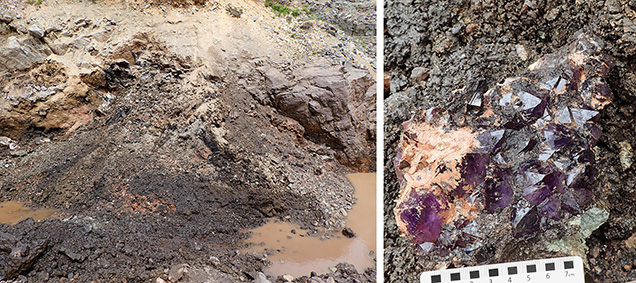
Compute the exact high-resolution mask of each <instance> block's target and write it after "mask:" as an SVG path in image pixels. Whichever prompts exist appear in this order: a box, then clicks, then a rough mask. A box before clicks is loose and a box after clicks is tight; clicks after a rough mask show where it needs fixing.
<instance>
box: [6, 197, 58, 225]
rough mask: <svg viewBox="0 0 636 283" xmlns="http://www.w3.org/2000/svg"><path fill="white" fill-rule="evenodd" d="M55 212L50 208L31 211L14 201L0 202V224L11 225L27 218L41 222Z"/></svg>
mask: <svg viewBox="0 0 636 283" xmlns="http://www.w3.org/2000/svg"><path fill="white" fill-rule="evenodd" d="M56 211H57V210H55V209H51V208H40V209H31V208H28V207H25V206H24V204H22V203H19V202H16V201H5V202H0V223H3V224H11V225H13V224H16V223H18V222H20V221H22V220H24V219H27V218H33V220H35V221H41V220H44V219H49V218H51V217H52V216H53V214H54V213H55V212H56Z"/></svg>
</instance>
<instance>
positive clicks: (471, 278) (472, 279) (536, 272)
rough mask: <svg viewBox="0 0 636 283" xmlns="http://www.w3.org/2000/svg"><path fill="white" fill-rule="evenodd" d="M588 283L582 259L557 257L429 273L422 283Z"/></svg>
mask: <svg viewBox="0 0 636 283" xmlns="http://www.w3.org/2000/svg"><path fill="white" fill-rule="evenodd" d="M528 282H530V283H539V282H541V283H550V282H552V283H585V273H584V271H583V261H582V260H581V258H580V257H576V256H569V257H558V258H550V259H538V260H528V261H518V262H509V263H499V264H489V265H481V266H474V267H463V268H453V269H446V270H435V271H426V272H424V273H422V275H421V276H420V283H528Z"/></svg>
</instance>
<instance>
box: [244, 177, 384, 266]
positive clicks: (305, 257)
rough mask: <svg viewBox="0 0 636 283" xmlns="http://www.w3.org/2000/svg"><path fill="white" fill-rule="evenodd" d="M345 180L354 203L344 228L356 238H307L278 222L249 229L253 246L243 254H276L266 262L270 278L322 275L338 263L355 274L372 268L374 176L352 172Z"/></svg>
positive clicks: (373, 247)
mask: <svg viewBox="0 0 636 283" xmlns="http://www.w3.org/2000/svg"><path fill="white" fill-rule="evenodd" d="M347 178H348V179H349V181H350V182H351V184H353V186H354V188H355V197H356V198H357V201H356V203H355V204H354V205H353V207H352V208H351V210H350V211H349V213H348V214H347V220H346V225H347V227H349V228H351V229H352V230H353V232H354V233H355V234H356V237H353V238H346V237H344V236H343V235H341V234H339V235H336V236H334V237H331V238H330V239H322V240H321V239H320V238H319V237H316V236H308V235H307V231H306V230H303V229H300V227H299V226H297V225H293V224H290V223H286V222H281V221H278V220H270V221H269V222H268V223H267V224H265V225H263V226H261V227H259V228H256V229H253V230H251V232H252V233H253V235H252V237H251V238H250V239H249V240H248V242H250V243H255V244H257V245H255V246H252V247H250V248H248V249H245V250H244V252H263V251H264V250H265V249H268V250H273V251H276V252H275V253H274V254H273V255H271V256H269V257H268V259H269V260H270V261H271V262H272V265H271V266H270V267H269V270H268V271H269V272H270V273H271V274H273V275H274V276H279V275H284V274H289V275H292V276H294V277H300V276H308V275H309V274H310V273H311V272H312V271H314V272H316V273H318V274H322V273H328V272H330V270H329V268H330V267H334V266H336V265H337V264H338V263H341V262H348V263H351V264H353V265H354V266H355V267H356V269H357V270H358V272H364V270H365V269H367V268H369V267H373V266H374V265H375V261H374V258H375V241H376V239H375V236H376V234H375V231H376V230H375V224H376V223H375V220H376V214H375V209H376V204H375V200H376V197H375V192H376V188H375V187H376V179H375V178H376V174H375V173H356V174H349V175H347Z"/></svg>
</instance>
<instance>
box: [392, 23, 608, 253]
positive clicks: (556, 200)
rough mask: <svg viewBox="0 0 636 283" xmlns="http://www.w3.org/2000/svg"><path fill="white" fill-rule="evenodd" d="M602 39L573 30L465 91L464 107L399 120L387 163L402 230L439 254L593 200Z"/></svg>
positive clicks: (541, 227)
mask: <svg viewBox="0 0 636 283" xmlns="http://www.w3.org/2000/svg"><path fill="white" fill-rule="evenodd" d="M602 46H604V45H603V43H602V42H601V41H599V40H598V39H596V38H595V37H594V36H591V35H588V34H579V35H577V36H576V39H575V41H574V42H573V43H571V44H569V45H567V46H565V47H563V48H562V49H560V51H558V52H557V53H555V54H551V55H547V56H544V57H543V58H541V59H539V60H538V61H537V62H535V63H533V64H532V65H531V66H530V67H529V68H528V70H527V71H526V72H523V73H521V74H519V76H517V77H513V78H508V79H506V80H504V81H503V83H501V84H497V85H495V86H494V87H493V88H492V89H490V90H488V91H485V92H483V93H482V92H479V93H472V92H471V93H466V94H465V95H464V97H467V101H466V105H465V107H464V108H463V109H467V111H458V112H457V113H455V112H450V111H445V110H443V109H439V108H432V109H429V110H424V111H420V112H419V113H418V114H416V115H415V116H414V117H413V118H412V119H411V120H410V121H409V122H408V123H405V124H404V125H405V126H404V133H403V135H402V138H401V140H400V144H399V149H398V154H397V156H396V158H395V161H394V164H395V166H396V171H397V174H398V177H399V179H400V180H401V193H400V198H399V199H398V201H397V205H396V208H395V215H396V219H397V223H398V226H399V228H400V230H401V232H402V233H403V234H404V235H405V236H406V237H408V238H409V239H411V240H412V241H413V242H415V243H417V244H422V243H427V244H426V246H427V247H431V248H430V249H428V250H429V251H430V252H433V253H436V254H437V255H440V256H444V255H449V254H453V253H452V251H453V250H454V249H460V248H461V249H470V250H475V249H478V247H479V243H480V241H481V240H483V238H482V237H484V236H483V235H484V234H488V235H489V236H488V237H499V236H500V237H506V236H505V235H508V237H513V238H518V239H527V238H530V237H536V236H537V235H541V234H542V233H541V232H543V231H545V230H546V229H548V227H553V226H554V227H556V226H558V225H556V226H555V225H552V224H555V223H556V222H558V221H561V219H563V218H566V219H569V218H570V217H572V216H576V215H578V214H580V213H582V212H583V210H585V209H586V208H587V207H588V206H589V205H590V204H591V203H592V202H593V200H594V190H595V183H594V182H595V179H596V170H595V169H594V162H595V156H594V151H593V146H594V144H596V142H597V141H598V139H599V138H600V136H601V134H602V130H601V128H600V127H599V126H598V125H597V122H598V120H599V116H600V115H599V114H600V113H599V111H600V110H601V109H602V108H603V107H604V106H605V105H607V104H608V103H610V102H611V100H612V93H611V91H610V88H609V86H608V85H607V83H606V82H605V77H606V76H607V75H608V74H609V70H610V68H611V67H612V62H611V58H610V57H609V56H607V55H606V54H604V53H603V52H602ZM451 109H459V108H458V107H455V108H453V107H451ZM500 215H501V217H499V216H500ZM493 217H497V218H496V219H505V221H506V223H496V224H494V226H493V223H492V221H493ZM492 227H497V229H495V228H492ZM559 227H560V226H559ZM489 229H490V230H489ZM492 229H495V230H492ZM484 231H486V232H484ZM466 235H470V236H466ZM493 235H494V236H493Z"/></svg>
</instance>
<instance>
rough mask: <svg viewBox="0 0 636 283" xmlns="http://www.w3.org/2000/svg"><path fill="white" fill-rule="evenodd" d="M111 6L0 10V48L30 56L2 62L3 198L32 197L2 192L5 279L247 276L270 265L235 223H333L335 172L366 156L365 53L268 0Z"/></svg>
mask: <svg viewBox="0 0 636 283" xmlns="http://www.w3.org/2000/svg"><path fill="white" fill-rule="evenodd" d="M199 2H200V1H199ZM110 4H113V5H114V6H113V7H114V8H113V7H111V6H104V5H103V3H83V2H77V3H76V2H70V1H69V2H59V3H58V2H56V3H43V4H42V5H41V6H38V7H36V6H33V7H31V6H26V7H24V9H23V11H24V13H25V14H24V15H19V16H18V15H17V14H13V13H9V14H10V15H4V14H3V17H1V18H0V22H1V23H0V34H1V35H2V36H5V35H7V36H8V40H10V43H11V42H12V43H15V42H18V43H19V44H12V45H11V44H8V43H7V42H5V41H2V42H0V44H1V45H2V46H3V48H4V47H6V48H8V49H2V51H1V53H0V56H2V58H8V57H7V56H10V55H11V54H14V55H15V54H23V55H25V56H26V57H24V56H23V57H20V56H13V57H12V60H9V61H7V62H9V63H11V64H10V65H6V64H5V61H3V63H2V64H0V65H1V67H0V73H1V74H0V93H1V94H2V95H0V108H1V110H2V111H0V156H1V158H0V163H1V164H0V166H1V168H2V170H0V200H2V201H13V200H20V201H24V202H25V203H28V206H29V207H33V208H34V209H35V210H34V211H32V210H28V211H27V210H24V209H21V208H20V209H18V208H16V207H13V206H14V205H15V204H14V203H12V202H7V203H2V208H0V215H1V218H0V278H2V279H7V280H12V279H16V278H22V276H26V278H28V280H33V281H37V282H43V281H54V280H61V278H66V279H68V280H78V281H91V280H97V279H103V278H113V280H119V281H123V280H127V281H133V282H140V281H155V280H157V279H158V278H162V280H170V281H173V282H174V281H177V280H181V281H182V282H200V281H202V280H203V279H202V278H205V280H210V281H212V282H235V281H247V280H252V279H254V278H255V277H256V276H257V275H258V273H259V272H262V271H264V270H266V266H268V265H269V264H270V262H269V261H268V260H267V257H266V256H265V255H264V254H263V253H249V254H241V253H237V252H236V251H237V250H240V249H241V248H243V247H244V246H246V245H247V244H246V243H245V239H247V238H248V236H249V235H248V233H247V232H246V231H248V230H250V229H252V228H255V227H259V226H262V225H263V224H265V223H266V222H267V221H268V220H269V219H278V220H285V221H286V222H288V223H293V224H294V225H296V226H295V227H298V228H297V229H298V230H299V231H300V230H303V231H306V233H309V234H312V235H315V234H318V233H319V231H320V233H323V234H324V235H327V236H330V237H335V235H337V234H339V233H340V232H341V231H342V229H343V228H344V227H345V225H346V222H345V214H346V213H347V212H348V211H349V210H350V209H351V207H352V205H353V203H354V201H355V198H354V195H353V192H354V189H353V187H352V185H351V184H350V182H349V181H348V180H347V178H346V176H345V175H346V174H347V173H350V172H352V170H355V171H370V170H373V169H374V168H375V162H373V159H372V158H371V156H374V152H375V148H374V147H375V137H374V136H375V121H374V119H372V118H371V117H374V116H375V112H374V111H375V110H374V109H375V106H374V102H375V85H374V84H375V82H374V78H373V76H372V75H371V71H370V70H372V68H369V69H367V67H364V66H368V65H369V64H368V62H366V61H371V62H372V60H367V59H365V58H366V55H363V54H361V53H360V54H358V55H357V56H356V58H357V59H351V58H352V57H351V56H349V55H350V54H349V52H352V51H350V50H345V49H342V48H341V47H337V45H333V44H335V43H338V42H340V41H341V39H342V36H340V39H339V38H338V36H337V35H338V34H337V33H336V34H333V35H331V34H330V33H328V32H327V31H325V30H323V29H322V27H321V25H319V22H317V19H314V18H312V17H310V15H309V14H307V13H303V14H302V15H299V16H298V18H292V19H291V22H289V21H287V20H286V19H284V18H279V17H273V16H272V15H273V14H272V13H273V12H272V11H271V8H269V7H265V6H263V3H256V2H250V1H239V2H236V1H233V2H232V3H229V2H228V3H217V2H215V3H212V2H210V3H207V2H205V3H194V5H186V6H185V7H183V8H175V7H171V6H168V5H164V4H165V3H163V1H155V2H152V3H151V5H149V6H148V7H146V8H143V9H141V10H140V9H138V8H139V7H136V4H131V3H119V4H114V3H109V5H110ZM25 5H26V4H25ZM219 5H221V6H219ZM229 6H232V7H229ZM238 6H240V7H238ZM237 7H238V8H240V9H242V10H243V14H242V16H240V15H239V16H237V12H236V11H238V10H237V9H238V8H237ZM60 11H70V12H69V13H66V12H63V13H62V12H60ZM229 11H234V12H233V13H234V14H231V13H230V12H229ZM238 14H241V13H238ZM5 16H6V17H5ZM27 19H28V20H27ZM301 21H302V22H301ZM305 22H307V23H305ZM300 24H304V26H305V28H304V29H302V30H299V28H298V26H300ZM5 28H6V29H5ZM292 29H294V30H293V31H294V36H291V34H286V33H287V32H288V31H292ZM332 32H333V31H332ZM296 37H302V40H301V38H298V41H297V39H295V38H296ZM316 38H321V39H322V40H320V41H318V40H315V39H316ZM309 39H312V40H315V41H314V42H315V43H314V45H313V46H307V45H306V43H307V42H309V41H308V40H309ZM290 40H292V41H290ZM5 43H7V44H8V45H5ZM332 45H333V46H336V47H337V48H341V50H335V49H333V48H336V47H333V46H332ZM347 48H350V47H347ZM318 50H320V51H318ZM327 51H328V52H327ZM11 52H13V53H11ZM323 52H325V53H324V54H323ZM334 54H335V55H334ZM345 55H346V56H345ZM363 57H364V58H363ZM298 58H304V59H303V60H298ZM345 59H346V60H345ZM343 60H344V61H343ZM349 60H357V61H360V62H356V64H355V65H356V66H357V67H355V66H354V64H344V63H345V61H347V62H348V61H349ZM362 61H365V62H362ZM9 63H7V64H9ZM289 109H293V110H298V112H302V113H303V115H292V114H291V113H294V111H291V110H289ZM352 168H353V169H352ZM2 209H5V210H6V209H10V210H11V211H12V212H11V218H9V214H3V213H4V210H2ZM48 209H51V210H48ZM53 210H54V211H53ZM340 211H342V212H344V213H340ZM53 212H54V214H53V217H52V218H51V217H49V214H50V213H53ZM16 213H18V214H19V215H16ZM24 218H26V219H24ZM29 218H30V219H29ZM22 219H24V220H22ZM20 220H21V221H20ZM15 222H17V223H15ZM9 223H11V224H14V225H10V224H9ZM17 250H20V251H21V253H20V255H21V256H19V257H12V256H11V251H17ZM366 259H368V260H369V261H371V262H372V260H373V256H368V253H367V257H366ZM343 260H349V259H343ZM351 260H352V261H353V259H351ZM179 270H181V273H180V271H179ZM337 270H339V271H338V272H335V273H334V272H333V271H332V270H327V271H325V272H324V274H323V275H324V279H327V278H340V279H342V280H347V279H346V278H357V279H360V278H361V279H360V280H362V281H371V278H372V277H373V276H374V272H375V271H374V269H366V267H364V268H360V269H359V270H358V271H356V270H355V268H353V270H351V268H350V267H349V266H348V265H339V267H337ZM367 270H370V271H369V272H367ZM172 271H174V272H172ZM311 271H314V270H310V271H306V272H304V273H303V274H302V275H305V276H309V275H310V274H311ZM175 272H176V273H175ZM365 272H367V273H368V275H367V274H364V273H365ZM327 273H328V274H327ZM175 274H180V275H179V276H180V278H177V279H175V277H174V276H176V275H175ZM336 274H338V275H336ZM300 275H301V274H299V276H300ZM336 276H338V277H336ZM270 279H272V276H270ZM357 279H356V280H357ZM337 280H338V279H337Z"/></svg>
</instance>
